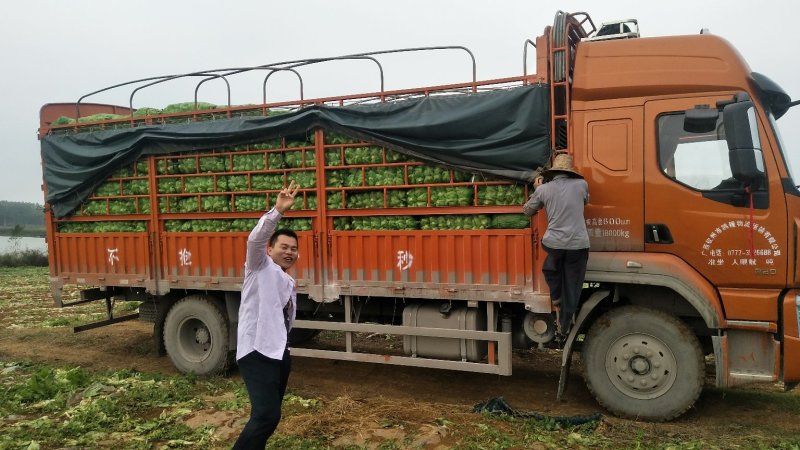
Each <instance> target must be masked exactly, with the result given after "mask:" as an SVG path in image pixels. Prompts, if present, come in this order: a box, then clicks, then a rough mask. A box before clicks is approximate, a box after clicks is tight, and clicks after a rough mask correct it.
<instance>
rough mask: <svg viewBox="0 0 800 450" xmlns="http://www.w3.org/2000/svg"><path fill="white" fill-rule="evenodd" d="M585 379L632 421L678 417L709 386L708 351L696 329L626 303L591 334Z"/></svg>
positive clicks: (595, 392)
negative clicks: (706, 378)
mask: <svg viewBox="0 0 800 450" xmlns="http://www.w3.org/2000/svg"><path fill="white" fill-rule="evenodd" d="M582 357H583V367H584V379H585V380H586V385H587V386H588V387H589V390H590V391H591V392H592V394H593V395H594V396H595V398H596V399H597V401H598V402H599V403H600V404H601V405H602V406H603V407H605V408H606V409H608V410H609V411H610V412H612V413H614V414H615V415H618V416H622V417H628V418H632V419H644V420H651V421H664V420H670V419H674V418H676V417H678V416H680V415H681V414H683V413H684V412H686V411H687V410H688V409H689V408H691V407H692V405H693V404H694V402H695V401H696V400H697V397H698V396H700V391H702V389H703V377H704V367H703V354H702V351H701V349H700V343H699V341H698V340H697V337H696V336H695V335H694V333H693V332H692V330H691V329H689V327H687V326H686V325H685V324H684V323H683V322H681V321H680V320H678V319H677V318H676V317H674V316H672V315H670V314H667V313H665V312H663V311H658V310H653V309H648V308H643V307H639V306H623V307H621V308H618V309H615V310H612V311H610V312H608V313H606V314H605V315H604V316H602V317H600V318H599V319H598V320H597V321H595V323H594V324H593V325H592V327H591V329H590V330H589V333H588V334H587V335H586V342H585V344H584V348H583V351H582Z"/></svg>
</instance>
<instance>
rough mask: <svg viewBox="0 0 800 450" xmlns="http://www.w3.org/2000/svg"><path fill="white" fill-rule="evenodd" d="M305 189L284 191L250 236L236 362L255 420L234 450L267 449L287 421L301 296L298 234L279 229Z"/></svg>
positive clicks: (251, 415)
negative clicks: (296, 271)
mask: <svg viewBox="0 0 800 450" xmlns="http://www.w3.org/2000/svg"><path fill="white" fill-rule="evenodd" d="M299 188H300V186H298V185H295V183H294V181H292V182H291V183H290V184H289V187H287V188H285V189H283V190H282V191H281V192H280V194H278V198H277V200H276V201H275V207H274V208H272V209H271V210H269V212H267V213H265V214H264V215H263V216H261V219H259V221H258V224H256V226H255V228H253V231H252V232H250V236H249V237H248V238H247V256H246V259H245V268H244V283H243V284H242V301H241V304H240V306H239V325H238V330H237V337H238V343H237V348H236V361H237V364H238V365H239V373H240V374H241V375H242V379H243V380H244V383H245V386H247V393H248V395H249V396H250V405H251V409H250V420H249V421H248V422H247V424H246V425H245V427H244V429H243V430H242V433H241V434H240V435H239V439H237V440H236V443H235V444H234V446H233V448H234V449H235V450H239V449H259V450H263V449H264V447H266V445H267V440H268V439H269V437H270V436H272V433H273V432H274V431H275V428H277V426H278V422H280V420H281V402H282V401H283V395H284V393H285V392H286V383H287V381H288V380H289V372H290V370H291V359H290V356H289V347H288V335H289V330H290V329H291V328H292V322H294V317H295V304H296V301H297V292H296V290H295V284H294V279H292V277H291V276H289V274H287V273H286V271H287V270H288V269H289V268H290V267H292V266H293V265H294V263H295V261H297V255H298V253H297V234H295V232H294V231H292V230H287V229H281V230H277V231H276V230H275V228H277V225H278V221H279V220H280V219H281V216H282V215H283V213H284V212H286V211H287V210H289V209H291V208H292V205H293V204H294V197H295V195H297V190H298V189H299Z"/></svg>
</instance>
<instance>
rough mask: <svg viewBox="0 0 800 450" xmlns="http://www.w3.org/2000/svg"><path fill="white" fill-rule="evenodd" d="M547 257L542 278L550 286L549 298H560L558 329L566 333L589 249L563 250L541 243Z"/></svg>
mask: <svg viewBox="0 0 800 450" xmlns="http://www.w3.org/2000/svg"><path fill="white" fill-rule="evenodd" d="M542 247H543V248H544V250H545V251H546V252H547V257H546V258H545V260H544V265H543V266H542V273H543V274H544V279H545V280H546V281H547V286H548V287H549V288H550V298H551V299H553V300H561V315H560V317H559V319H560V329H561V332H562V333H564V334H566V333H568V332H569V328H570V326H571V325H572V316H573V315H574V314H575V311H577V310H578V302H579V301H580V299H581V289H582V288H583V279H584V277H585V276H586V262H587V261H588V260H589V249H588V248H582V249H580V250H563V249H555V248H549V247H547V246H546V245H544V244H543V245H542Z"/></svg>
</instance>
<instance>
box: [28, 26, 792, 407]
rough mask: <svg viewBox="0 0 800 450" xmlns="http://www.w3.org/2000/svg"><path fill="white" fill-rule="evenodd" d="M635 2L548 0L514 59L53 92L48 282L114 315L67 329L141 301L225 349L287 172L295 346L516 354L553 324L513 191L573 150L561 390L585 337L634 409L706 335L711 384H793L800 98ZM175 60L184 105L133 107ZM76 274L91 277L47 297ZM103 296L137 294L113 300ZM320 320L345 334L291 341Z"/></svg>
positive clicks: (205, 77) (162, 339) (204, 350)
mask: <svg viewBox="0 0 800 450" xmlns="http://www.w3.org/2000/svg"><path fill="white" fill-rule="evenodd" d="M636 25H637V24H636V22H635V21H622V22H619V23H612V24H604V26H603V27H602V28H601V30H600V32H599V33H598V32H596V27H595V25H594V23H593V22H592V20H591V19H590V17H589V16H588V15H587V14H585V13H576V14H567V13H563V12H558V13H557V14H556V16H555V20H554V23H553V25H552V26H548V27H546V28H545V30H544V33H543V34H542V35H541V36H539V37H538V38H536V40H535V42H533V41H527V42H526V43H525V45H524V52H525V53H526V55H525V56H524V60H525V61H526V64H525V66H524V70H523V75H522V76H516V77H509V78H503V79H494V80H488V81H477V80H476V79H475V77H474V72H473V79H472V80H471V81H467V82H464V83H461V84H452V85H446V86H429V87H424V88H419V89H407V90H397V91H384V90H383V89H382V90H381V91H379V92H368V93H363V94H358V95H352V96H343V97H332V98H317V99H311V100H308V99H304V98H303V95H302V76H301V75H300V69H302V67H304V66H306V65H308V64H319V63H324V62H326V61H330V60H339V59H362V60H363V59H369V60H372V61H374V62H375V63H377V64H378V65H379V66H380V62H379V59H378V57H379V56H380V55H382V54H385V53H387V52H372V53H363V54H357V55H346V56H343V57H336V58H315V59H308V60H298V61H289V62H281V63H275V64H269V65H263V66H255V67H241V68H228V69H222V70H216V71H203V72H196V73H191V74H181V75H169V76H163V77H153V78H149V79H145V80H135V81H133V82H129V83H122V84H119V85H115V86H112V88H115V89H124V88H129V89H131V90H132V92H131V96H130V98H131V102H130V104H129V105H128V106H112V105H103V104H93V103H86V102H84V101H83V100H84V98H85V97H86V96H84V97H82V98H81V99H80V100H79V101H78V102H77V103H71V104H48V105H45V106H44V107H43V108H42V110H41V128H40V129H39V135H40V141H41V145H42V158H43V164H42V166H43V171H44V181H45V184H44V190H45V195H46V201H47V212H46V214H47V221H46V223H47V242H48V249H49V258H50V280H51V286H52V292H53V295H54V298H55V302H56V304H57V305H58V306H69V305H72V304H77V303H82V302H88V301H102V300H104V301H105V302H106V304H107V305H108V317H107V319H106V320H103V321H101V322H98V323H95V324H89V325H86V326H82V327H76V331H80V330H84V329H89V328H93V327H96V326H101V325H107V324H110V323H115V322H119V321H122V320H128V319H132V318H137V317H138V318H140V319H144V320H148V321H152V322H153V323H154V324H155V325H154V336H155V340H156V342H157V344H158V345H159V346H160V347H161V349H162V350H164V351H165V352H166V353H167V354H168V355H169V357H170V358H171V359H172V361H173V362H174V364H175V365H176V366H177V367H178V368H179V369H180V370H181V371H184V372H195V373H198V374H210V373H216V372H220V371H222V370H224V369H225V368H226V366H227V365H228V364H229V362H230V360H231V359H230V355H231V352H233V351H234V350H235V346H236V342H235V340H236V332H235V329H236V325H237V311H238V305H239V297H240V289H241V283H242V277H243V262H244V255H245V241H246V239H247V235H248V232H249V230H250V227H252V225H253V224H254V223H255V221H256V219H257V218H258V217H260V215H261V214H262V213H263V212H264V211H265V210H267V209H269V208H270V205H271V204H272V203H273V201H274V198H275V194H276V193H277V192H278V191H279V190H280V189H281V188H282V187H283V186H285V185H287V184H288V181H289V180H295V181H297V182H298V183H299V184H300V185H301V186H302V189H301V194H302V195H300V196H299V198H298V200H297V202H298V203H297V204H296V207H295V208H294V209H293V210H291V211H290V212H289V213H287V215H286V217H285V218H284V220H283V225H284V226H288V227H291V228H293V229H295V230H297V231H298V234H299V240H300V249H301V257H300V259H299V261H298V263H297V265H296V266H295V267H294V268H293V269H292V275H293V276H294V277H295V279H296V281H297V289H298V293H299V305H298V319H299V320H298V321H297V323H296V328H295V330H293V333H292V336H291V340H292V344H293V349H292V352H293V354H294V355H296V356H306V357H321V358H333V359H341V360H351V361H366V362H373V363H382V364H399V365H409V366H421V367H434V368H443V369H452V370H465V371H475V372H483V373H497V374H502V375H509V374H511V355H512V348H531V347H535V346H538V347H540V348H541V347H547V346H550V345H552V341H553V336H554V309H553V306H552V305H551V301H550V298H549V296H548V290H547V287H546V284H545V283H544V281H543V278H542V276H541V265H542V261H543V258H544V254H543V251H542V249H541V247H540V244H539V240H540V238H541V236H542V234H543V231H544V229H545V226H546V219H545V217H544V213H542V212H540V213H538V214H537V215H535V216H534V217H533V218H532V219H527V218H521V217H520V215H519V213H520V212H521V205H522V204H523V203H524V201H525V199H526V198H527V196H528V195H529V194H530V193H531V190H532V186H531V184H530V181H531V180H532V179H533V178H534V177H535V176H536V175H537V174H538V172H539V171H541V170H542V168H545V167H547V165H548V164H549V162H550V161H551V158H552V156H553V155H554V154H555V152H568V153H570V154H571V155H572V156H573V159H574V162H575V165H576V167H577V169H578V170H579V171H580V172H581V173H582V174H583V175H584V176H585V178H586V180H587V182H588V184H589V188H590V192H591V202H590V203H589V204H588V205H587V207H586V211H585V216H586V226H587V229H588V231H589V234H590V238H591V256H590V258H589V265H588V270H587V274H586V284H585V285H584V289H583V295H582V303H581V308H580V310H579V312H578V314H577V316H576V319H575V326H574V327H573V329H572V332H571V334H570V335H569V336H568V338H567V341H566V343H565V344H564V348H563V362H562V371H561V380H560V383H559V391H558V396H559V397H561V396H562V394H563V392H564V387H565V380H566V378H567V375H568V372H569V369H570V366H569V362H570V356H571V354H572V353H573V352H574V351H578V352H580V354H581V356H582V358H583V366H584V377H585V379H586V382H587V384H588V386H589V389H590V390H591V392H592V393H593V394H594V395H595V397H596V398H597V400H598V402H599V403H600V404H601V405H602V406H604V407H605V408H606V409H607V410H609V411H610V412H612V413H614V414H617V415H620V416H625V417H633V418H641V419H646V420H670V419H673V418H675V417H678V416H679V415H681V414H682V413H684V412H685V411H687V410H688V409H689V408H691V407H692V405H693V403H694V402H695V400H696V399H697V397H698V396H699V394H700V392H701V390H702V387H703V385H704V378H705V368H706V360H705V359H704V358H705V356H707V355H712V356H713V364H714V366H715V368H716V373H715V375H716V377H715V378H716V384H717V386H719V387H731V386H736V385H740V384H744V383H751V382H776V381H782V382H783V383H784V386H785V387H786V388H787V389H789V388H792V387H794V386H795V385H796V384H797V382H798V381H800V357H799V356H798V354H800V334H798V325H799V324H798V317H799V316H800V296H798V290H797V289H798V283H800V278H799V277H800V268H798V264H797V259H798V247H797V246H798V224H800V219H798V217H800V191H798V189H797V187H796V186H795V182H794V181H792V175H791V172H790V168H789V166H788V160H787V156H786V154H785V151H784V149H783V148H782V143H781V140H780V135H779V133H778V126H777V123H776V119H778V118H780V117H781V115H783V114H784V113H785V112H786V111H787V110H788V109H789V108H790V107H791V106H794V105H795V104H796V103H797V102H792V101H791V99H790V97H789V96H788V95H787V94H786V93H785V92H784V91H783V90H782V89H781V88H780V87H779V86H778V85H777V84H776V83H774V82H773V81H771V80H770V79H769V78H767V77H766V76H764V75H761V74H759V73H756V72H752V71H751V70H750V68H749V67H748V66H747V64H746V63H745V62H744V61H743V59H742V58H741V56H740V55H739V54H738V53H737V51H736V50H735V49H734V48H732V47H731V45H730V44H729V43H727V42H726V41H725V40H723V39H721V38H719V37H717V36H713V35H709V34H703V33H701V34H698V35H695V36H676V37H653V38H639V37H638V27H637V26H636ZM453 48H454V49H455V50H458V51H462V50H466V51H467V52H468V50H467V49H465V48H463V47H453ZM448 49H451V48H443V47H431V48H426V49H402V50H396V51H392V52H397V51H410V50H415V51H416V50H419V51H422V50H432V51H443V50H448ZM529 49H535V54H536V61H535V66H536V73H535V74H528V70H527V59H528V57H527V51H528V50H529ZM470 55H471V54H470ZM252 71H262V73H265V74H266V76H265V78H264V84H263V92H264V98H263V99H262V102H261V103H260V104H257V105H248V106H231V105H230V104H228V105H226V106H223V107H212V106H211V105H205V104H201V103H198V102H197V91H198V89H199V88H200V86H201V85H202V84H203V83H204V82H207V81H215V82H219V81H220V80H222V81H224V82H225V83H226V84H227V85H228V86H230V85H229V84H228V79H229V78H233V77H234V75H236V74H238V73H244V72H252ZM276 71H291V72H293V73H294V74H295V75H297V76H298V78H299V80H300V86H301V88H300V99H299V100H297V101H292V102H279V103H276V102H273V103H270V102H268V101H267V98H266V86H267V81H268V79H269V76H270V75H271V74H273V73H275V72H276ZM381 72H382V71H381ZM186 77H197V79H198V80H199V81H198V84H197V89H196V90H195V101H194V102H193V103H191V104H188V106H187V105H178V106H176V107H174V108H171V109H170V108H167V109H165V110H154V109H150V108H134V107H133V99H134V94H135V93H136V92H137V91H138V90H140V89H142V88H144V87H147V86H150V85H153V84H158V83H163V82H166V81H171V80H173V79H176V78H186ZM134 86H136V87H135V89H134ZM108 89H110V88H106V89H101V90H99V91H96V92H94V93H92V94H95V93H98V92H105V91H106V90H108ZM228 89H230V88H229V87H228ZM228 92H230V91H228ZM62 116H72V117H79V118H81V119H80V120H78V121H73V120H70V119H68V118H66V117H62ZM84 116H88V117H84ZM68 284H69V285H78V286H81V287H82V289H83V290H82V295H81V300H79V301H73V302H72V303H64V302H62V295H61V292H62V288H63V287H64V286H65V285H68ZM114 298H127V299H132V300H140V301H142V303H141V306H140V307H139V311H138V313H137V314H131V315H128V316H116V317H115V316H114V313H113V308H112V301H113V299H114ZM320 330H335V331H338V332H339V334H338V336H343V338H342V340H343V343H342V344H341V346H340V347H338V348H335V349H319V348H308V347H303V343H304V342H305V341H306V340H308V339H309V338H311V337H313V336H314V335H315V334H316V333H318V332H319V331H320ZM354 333H380V334H387V335H398V336H403V344H404V345H403V351H397V352H394V353H391V352H390V354H384V353H385V352H386V351H383V350H382V351H381V352H379V353H376V352H371V351H369V350H368V349H363V348H360V346H359V345H358V342H356V343H354V340H353V337H354ZM387 351H388V350H387Z"/></svg>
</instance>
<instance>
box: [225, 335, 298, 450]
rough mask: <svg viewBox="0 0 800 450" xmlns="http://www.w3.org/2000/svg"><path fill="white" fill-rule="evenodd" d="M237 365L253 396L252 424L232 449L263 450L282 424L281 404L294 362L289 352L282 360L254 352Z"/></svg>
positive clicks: (251, 405) (286, 352) (251, 397)
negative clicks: (280, 423)
mask: <svg viewBox="0 0 800 450" xmlns="http://www.w3.org/2000/svg"><path fill="white" fill-rule="evenodd" d="M238 365H239V373H240V374H241V375H242V379H243V380H244V384H245V386H247V393H248V395H249V396H250V420H249V421H248V422H247V425H245V427H244V429H243V430H242V434H240V435H239V439H237V440H236V444H234V446H233V449H234V450H244V449H258V450H263V449H264V447H266V446H267V440H268V439H269V437H270V436H272V433H273V432H275V428H277V427H278V422H280V421H281V402H282V401H283V394H285V393H286V383H287V382H288V381H289V372H290V371H291V369H292V360H291V357H290V356H289V350H286V351H285V352H284V353H283V359H282V360H277V359H272V358H267V357H266V356H264V355H262V354H261V353H259V352H257V351H253V352H251V353H249V354H247V355H246V356H245V357H243V358H242V359H240V360H239V362H238Z"/></svg>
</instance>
